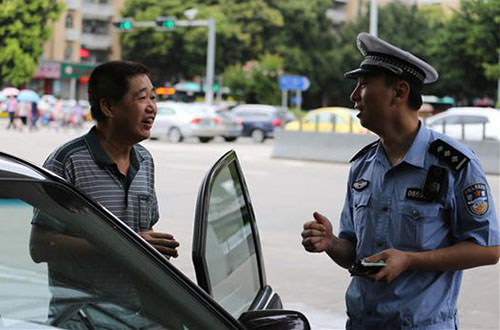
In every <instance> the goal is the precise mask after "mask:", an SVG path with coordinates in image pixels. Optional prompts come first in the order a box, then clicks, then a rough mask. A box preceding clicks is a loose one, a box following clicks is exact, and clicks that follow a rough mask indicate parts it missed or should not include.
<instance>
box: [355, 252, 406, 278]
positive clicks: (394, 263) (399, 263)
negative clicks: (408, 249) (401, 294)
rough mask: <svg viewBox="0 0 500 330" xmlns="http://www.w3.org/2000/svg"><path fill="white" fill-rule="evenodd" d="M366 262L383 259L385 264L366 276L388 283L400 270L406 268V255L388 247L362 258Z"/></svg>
mask: <svg viewBox="0 0 500 330" xmlns="http://www.w3.org/2000/svg"><path fill="white" fill-rule="evenodd" d="M364 260H365V261H367V262H377V261H381V260H383V261H385V264H386V266H385V267H383V268H382V269H381V270H380V271H378V272H377V273H376V274H373V275H369V276H367V278H368V279H370V280H373V281H376V282H386V283H390V282H392V281H393V280H394V279H395V278H397V277H398V276H399V275H400V274H401V273H402V272H404V271H405V270H407V269H408V266H409V258H408V255H407V254H406V253H405V252H403V251H400V250H396V249H388V250H384V251H382V252H380V253H378V254H375V255H373V256H370V257H368V258H365V259H364Z"/></svg>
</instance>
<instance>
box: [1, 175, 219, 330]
mask: <svg viewBox="0 0 500 330" xmlns="http://www.w3.org/2000/svg"><path fill="white" fill-rule="evenodd" d="M105 218H106V217H105V216H104V215H103V214H102V213H100V211H98V210H96V209H95V208H94V207H93V206H92V205H90V204H88V203H86V202H85V201H84V200H82V199H81V198H78V197H77V196H75V195H74V194H73V193H72V192H71V191H70V190H68V189H67V188H65V187H64V186H61V185H58V184H51V183H36V182H29V181H26V180H25V181H13V180H10V181H7V182H5V181H2V180H0V241H1V242H2V244H1V245H0V316H1V320H2V322H4V323H5V322H15V321H16V320H17V322H19V321H22V322H29V324H34V323H36V324H43V325H51V326H54V327H58V328H71V329H90V328H99V329H101V328H102V329H138V328H148V329H159V328H162V329H182V330H185V329H219V328H221V329H225V327H224V325H223V324H224V323H223V322H221V321H220V320H219V318H217V317H215V316H213V315H212V312H211V309H209V308H207V307H206V303H205V304H202V303H200V302H198V301H197V299H196V297H194V296H192V295H190V294H189V293H188V292H189V291H186V289H185V288H186V284H184V283H180V282H179V281H178V280H175V278H173V277H172V275H171V274H170V273H168V272H167V271H165V268H164V267H165V266H166V265H163V266H162V264H163V263H164V262H162V261H155V259H154V258H153V259H152V258H151V257H150V253H151V252H150V253H148V252H147V251H148V250H147V248H146V249H145V248H139V247H138V244H139V245H140V244H145V243H144V242H142V241H140V240H139V239H138V238H137V237H136V238H135V240H136V241H134V240H132V238H131V237H130V235H133V236H135V235H134V234H133V233H132V232H131V230H130V229H128V227H126V226H125V225H123V224H121V225H120V224H119V223H113V222H112V221H111V220H107V221H105V220H104V219H105ZM110 221H111V222H110ZM120 228H121V229H120ZM127 233H129V234H127ZM137 240H138V241H137ZM158 258H162V257H161V256H158ZM6 320H7V321H6ZM28 327H29V328H31V327H32V326H28Z"/></svg>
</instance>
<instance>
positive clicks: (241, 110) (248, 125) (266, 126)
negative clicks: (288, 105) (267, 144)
mask: <svg viewBox="0 0 500 330" xmlns="http://www.w3.org/2000/svg"><path fill="white" fill-rule="evenodd" d="M231 112H232V113H234V114H235V115H236V117H238V118H239V119H240V120H241V122H242V124H243V131H242V132H241V135H242V136H250V137H252V139H253V140H254V142H257V143H262V142H264V141H265V139H267V138H272V137H273V136H274V130H275V129H277V128H281V127H283V125H284V124H285V123H287V122H288V121H289V120H293V119H292V118H295V117H294V116H293V114H292V113H291V112H290V111H287V110H285V109H283V108H279V107H275V106H271V105H264V104H242V105H238V106H236V107H234V108H233V109H231Z"/></svg>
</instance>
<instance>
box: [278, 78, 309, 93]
mask: <svg viewBox="0 0 500 330" xmlns="http://www.w3.org/2000/svg"><path fill="white" fill-rule="evenodd" d="M279 85H280V89H281V90H285V89H292V90H300V91H305V90H307V89H308V88H309V86H310V85H311V83H310V82H309V79H307V77H304V76H280V80H279Z"/></svg>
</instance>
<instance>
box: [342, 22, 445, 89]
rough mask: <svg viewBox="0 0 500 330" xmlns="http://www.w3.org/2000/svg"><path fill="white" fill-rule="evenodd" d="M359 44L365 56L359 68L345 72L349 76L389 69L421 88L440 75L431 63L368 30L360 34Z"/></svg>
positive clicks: (356, 76) (353, 76)
mask: <svg viewBox="0 0 500 330" xmlns="http://www.w3.org/2000/svg"><path fill="white" fill-rule="evenodd" d="M357 45H358V49H359V51H360V52H361V54H363V56H364V57H365V58H364V60H363V61H362V62H361V64H360V65H359V68H357V69H355V70H352V71H349V72H347V73H345V76H346V77H347V78H351V79H355V78H358V77H359V76H360V75H362V74H366V73H370V72H377V71H381V70H382V71H383V70H386V71H387V70H388V71H390V72H392V73H394V74H395V75H397V76H400V77H401V78H402V79H405V80H408V81H409V82H410V83H413V85H415V86H416V87H418V88H421V87H422V85H423V84H428V83H431V82H434V81H436V80H437V78H438V76H439V75H438V73H437V71H436V69H434V68H433V67H432V66H431V65H430V64H428V63H426V62H424V61H422V60H421V59H419V58H418V57H416V56H415V55H413V54H411V53H409V52H407V51H404V50H402V49H400V48H398V47H396V46H394V45H391V44H390V43H388V42H386V41H384V40H382V39H380V38H377V37H375V36H373V35H371V34H368V33H366V32H362V33H360V34H359V35H358V39H357Z"/></svg>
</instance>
